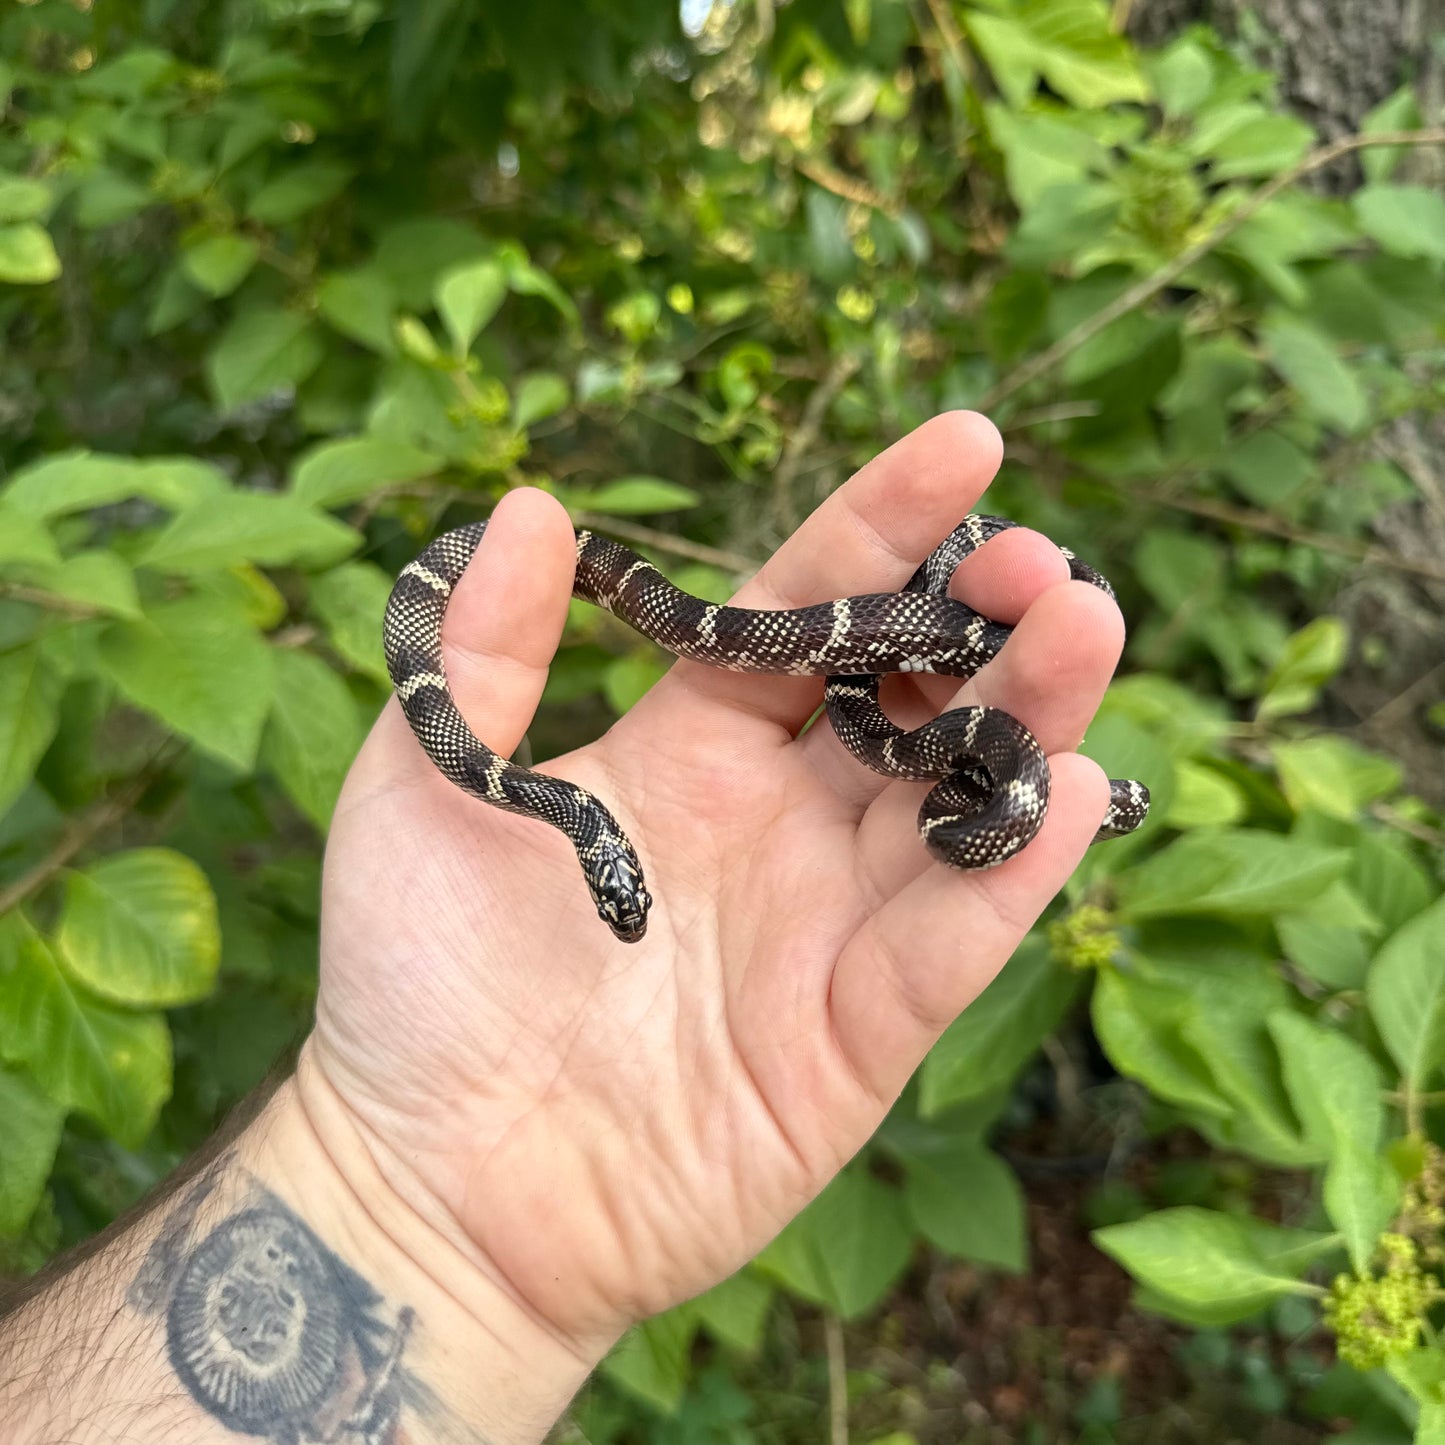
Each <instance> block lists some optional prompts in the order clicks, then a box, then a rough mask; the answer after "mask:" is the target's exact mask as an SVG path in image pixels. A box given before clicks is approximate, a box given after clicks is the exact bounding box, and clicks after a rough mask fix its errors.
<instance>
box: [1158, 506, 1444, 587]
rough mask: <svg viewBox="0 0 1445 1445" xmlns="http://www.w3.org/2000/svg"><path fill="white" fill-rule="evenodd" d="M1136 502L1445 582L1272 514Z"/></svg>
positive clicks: (1394, 557)
mask: <svg viewBox="0 0 1445 1445" xmlns="http://www.w3.org/2000/svg"><path fill="white" fill-rule="evenodd" d="M1135 500H1136V501H1140V502H1144V503H1146V504H1148V505H1151V506H1156V507H1169V508H1172V509H1173V510H1174V511H1178V512H1192V513H1193V514H1194V515H1195V516H1197V517H1209V518H1210V519H1211V520H1213V521H1216V522H1228V523H1230V524H1231V525H1233V526H1236V527H1244V528H1246V529H1248V530H1249V531H1251V532H1265V533H1268V534H1269V535H1270V536H1272V537H1283V538H1285V539H1286V540H1287V541H1290V542H1300V543H1303V544H1304V545H1305V546H1308V547H1317V548H1319V550H1320V551H1321V552H1333V553H1335V554H1336V556H1340V557H1348V558H1349V559H1350V560H1351V561H1352V562H1370V563H1373V564H1375V565H1376V566H1379V567H1388V568H1390V569H1391V570H1392V571H1395V572H1408V573H1410V574H1412V575H1413V576H1416V577H1428V578H1429V579H1430V580H1431V581H1432V582H1445V568H1442V567H1432V566H1431V565H1430V564H1429V563H1428V562H1416V561H1413V560H1412V559H1411V558H1409V557H1401V556H1400V555H1399V554H1398V553H1397V552H1391V551H1388V550H1387V549H1386V548H1384V547H1374V546H1371V545H1370V544H1369V543H1367V542H1353V541H1351V540H1350V539H1349V538H1348V537H1333V536H1331V535H1330V534H1329V533H1328V532H1315V531H1311V530H1310V529H1309V528H1308V527H1297V526H1295V525H1294V523H1293V522H1286V521H1284V520H1283V519H1282V518H1280V517H1275V516H1272V515H1271V514H1270V513H1268V512H1256V511H1252V510H1250V509H1249V508H1248V507H1232V506H1230V505H1229V503H1228V502H1210V501H1206V500H1204V499H1203V498H1200V497H1165V496H1159V495H1150V494H1147V493H1139V494H1137V495H1136V497H1135Z"/></svg>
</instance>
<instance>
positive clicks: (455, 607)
mask: <svg viewBox="0 0 1445 1445" xmlns="http://www.w3.org/2000/svg"><path fill="white" fill-rule="evenodd" d="M576 556H577V549H576V542H575V533H574V532H573V529H572V523H571V521H570V519H569V518H568V516H567V513H566V511H565V510H564V509H563V507H562V504H561V503H560V502H558V501H557V499H556V498H555V497H550V496H548V495H547V493H545V492H540V491H538V490H536V488H534V487H523V488H519V489H518V490H516V491H514V492H508V493H507V495H506V496H505V497H503V498H502V500H501V501H500V502H498V503H497V505H496V507H495V508H494V509H493V512H492V516H491V520H490V521H489V522H488V523H487V531H486V535H485V536H484V537H483V538H482V542H481V546H479V547H478V548H477V553H476V556H474V557H473V558H472V560H471V561H470V562H469V563H468V564H467V570H466V572H465V573H464V574H463V575H462V580H461V581H460V582H458V583H457V585H456V588H455V590H454V591H453V592H452V595H451V598H450V600H449V601H448V603H447V611H446V618H445V620H444V621H443V623H442V656H443V659H444V661H445V663H446V671H447V681H448V684H449V685H450V687H451V693H452V696H453V697H454V698H455V699H456V703H457V706H458V707H459V708H460V709H461V712H462V716H463V717H465V718H466V720H467V722H468V723H469V724H470V725H471V729H472V731H473V732H474V733H476V735H477V736H478V737H479V738H480V739H481V740H482V741H483V742H484V743H486V745H487V746H488V747H489V748H491V749H492V750H493V751H494V752H498V753H501V754H502V755H503V756H504V757H507V756H510V755H511V754H512V753H513V752H514V751H515V750H516V748H517V745H518V744H519V743H520V742H521V741H522V737H523V735H524V734H525V733H526V731H527V728H528V726H529V725H530V724H531V721H532V716H533V714H534V713H535V712H536V711H537V704H538V702H539V701H540V700H541V697H542V689H543V687H544V686H545V685H546V682H547V669H548V667H549V666H550V665H551V662H552V659H553V657H554V656H556V653H557V644H558V643H559V642H560V641H561V638H562V627H563V625H564V624H565V622H566V621H567V604H568V602H569V601H570V599H571V596H572V574H573V570H574V568H575V565H576Z"/></svg>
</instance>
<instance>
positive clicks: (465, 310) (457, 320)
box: [435, 260, 507, 356]
mask: <svg viewBox="0 0 1445 1445" xmlns="http://www.w3.org/2000/svg"><path fill="white" fill-rule="evenodd" d="M435 295H436V307H437V312H438V314H439V315H440V316H441V319H442V322H443V324H444V325H445V326H446V328H447V332H448V334H449V335H450V336H451V338H452V346H453V347H454V348H455V350H456V353H457V355H459V356H464V355H465V354H466V353H467V352H468V351H469V350H470V349H471V345H472V342H474V341H475V340H476V339H477V337H478V336H479V335H481V332H482V328H483V327H484V326H486V324H487V322H489V321H490V320H491V319H492V317H493V316H495V315H496V314H497V311H498V308H499V307H500V306H501V304H502V302H503V301H504V300H505V299H506V295H507V275H506V272H505V271H504V270H503V268H502V265H501V263H500V262H498V261H494V260H485V261H467V262H465V263H463V264H462V265H460V266H454V267H452V269H451V270H449V271H445V272H443V273H442V275H441V276H440V277H439V278H438V280H437V284H436V293H435Z"/></svg>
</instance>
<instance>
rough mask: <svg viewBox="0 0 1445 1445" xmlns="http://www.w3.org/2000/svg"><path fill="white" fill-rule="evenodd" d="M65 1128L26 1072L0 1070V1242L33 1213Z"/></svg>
mask: <svg viewBox="0 0 1445 1445" xmlns="http://www.w3.org/2000/svg"><path fill="white" fill-rule="evenodd" d="M3 969H4V965H3V963H0V976H3ZM3 988H4V983H3V981H0V989H3ZM64 1123H65V1109H64V1107H63V1106H62V1105H60V1104H57V1103H56V1102H55V1101H54V1100H53V1099H50V1098H48V1097H47V1096H46V1095H45V1093H44V1092H43V1091H42V1090H41V1088H40V1086H39V1085H38V1084H37V1083H36V1082H35V1079H34V1077H33V1076H32V1075H31V1074H30V1073H28V1072H27V1071H25V1070H23V1069H9V1068H3V1067H0V1239H3V1238H5V1237H6V1236H13V1235H17V1234H19V1233H20V1231H21V1230H23V1229H24V1228H25V1225H26V1224H27V1222H28V1221H29V1219H30V1216H31V1215H32V1214H34V1213H35V1206H36V1205H37V1204H39V1203H40V1197H41V1195H42V1194H44V1192H45V1181H46V1180H47V1179H49V1177H50V1167H51V1165H52V1164H53V1163H54V1161H55V1151H56V1149H57V1148H58V1147H59V1145H60V1131H61V1127H62V1125H63V1124H64Z"/></svg>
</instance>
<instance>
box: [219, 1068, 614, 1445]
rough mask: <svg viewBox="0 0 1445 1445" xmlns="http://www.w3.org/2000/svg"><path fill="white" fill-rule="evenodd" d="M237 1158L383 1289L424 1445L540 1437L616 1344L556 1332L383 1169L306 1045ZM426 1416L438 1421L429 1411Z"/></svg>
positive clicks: (411, 1425) (499, 1443)
mask: <svg viewBox="0 0 1445 1445" xmlns="http://www.w3.org/2000/svg"><path fill="white" fill-rule="evenodd" d="M234 1153H235V1158H236V1161H237V1163H238V1165H239V1166H240V1168H241V1169H243V1170H245V1171H246V1172H247V1173H248V1174H249V1175H250V1176H251V1177H252V1178H253V1179H254V1180H255V1181H256V1183H257V1184H258V1185H260V1186H261V1187H263V1188H264V1189H265V1190H269V1191H271V1192H272V1193H273V1194H274V1195H275V1196H276V1197H277V1198H278V1199H279V1200H280V1202H281V1204H282V1205H283V1206H284V1207H285V1208H287V1209H289V1210H290V1211H292V1212H294V1213H295V1214H296V1215H297V1216H299V1217H300V1218H301V1219H302V1220H304V1222H305V1224H306V1226H308V1228H309V1229H310V1230H311V1231H312V1232H313V1233H314V1234H315V1235H316V1236H317V1237H318V1238H319V1240H320V1241H321V1242H322V1243H323V1244H324V1245H325V1247H326V1248H327V1250H328V1251H330V1252H331V1253H332V1254H333V1255H335V1256H336V1258H337V1259H339V1260H340V1262H341V1264H342V1265H343V1266H344V1267H345V1268H346V1269H348V1270H350V1271H354V1272H355V1274H356V1275H358V1276H360V1278H361V1279H362V1280H363V1281H364V1282H365V1284H366V1286H368V1287H369V1289H370V1290H371V1291H374V1292H375V1293H376V1294H378V1295H379V1296H380V1298H381V1304H380V1305H379V1306H377V1307H376V1311H375V1313H377V1314H379V1315H381V1316H383V1317H384V1323H385V1324H386V1326H387V1327H388V1328H389V1329H390V1331H391V1333H392V1336H393V1343H394V1345H396V1346H399V1348H398V1364H399V1366H400V1367H401V1369H402V1370H403V1371H404V1374H405V1378H406V1379H407V1380H408V1381H410V1382H411V1383H412V1386H413V1390H412V1393H413V1395H414V1396H415V1398H416V1399H417V1400H418V1401H425V1402H426V1403H425V1404H424V1405H419V1406H418V1407H417V1408H416V1415H417V1418H411V1419H408V1421H407V1428H408V1430H409V1432H410V1433H409V1434H408V1435H407V1436H406V1437H405V1438H408V1439H411V1440H414V1441H416V1442H418V1445H421V1442H424V1441H428V1440H431V1439H433V1438H435V1439H437V1440H446V1441H448V1442H450V1441H452V1440H453V1439H456V1440H466V1441H468V1442H471V1441H473V1440H474V1439H475V1441H477V1442H478V1445H480V1442H481V1441H485V1442H486V1445H510V1442H518V1445H521V1442H527V1441H539V1440H541V1439H542V1438H543V1436H544V1435H545V1434H546V1433H547V1431H548V1429H549V1428H550V1427H551V1425H552V1424H553V1423H554V1422H555V1420H556V1419H557V1418H558V1417H559V1416H560V1415H561V1413H562V1412H563V1410H564V1409H565V1408H566V1405H567V1403H568V1401H569V1400H570V1399H571V1398H572V1396H573V1395H574V1394H575V1393H576V1391H577V1389H578V1388H579V1387H580V1386H581V1385H582V1383H583V1382H584V1381H585V1380H586V1378H587V1376H588V1375H589V1374H590V1373H591V1371H592V1369H593V1368H594V1367H595V1366H596V1364H597V1363H598V1361H599V1360H600V1359H601V1358H602V1356H603V1355H604V1354H605V1353H606V1351H607V1350H608V1349H609V1348H610V1347H611V1345H612V1344H613V1343H615V1336H609V1337H607V1338H597V1339H593V1340H587V1341H581V1340H577V1339H574V1338H571V1337H568V1336H564V1335H562V1334H561V1333H559V1332H558V1331H556V1330H555V1329H554V1328H553V1327H551V1326H550V1324H549V1323H548V1322H547V1321H545V1320H543V1319H541V1318H539V1317H538V1316H537V1315H536V1314H535V1313H534V1312H533V1311H531V1310H530V1309H529V1308H528V1307H527V1305H526V1304H525V1302H523V1301H522V1300H520V1299H519V1298H518V1297H517V1296H516V1294H515V1292H514V1291H512V1290H511V1289H510V1287H509V1286H508V1284H507V1281H506V1279H505V1277H504V1276H503V1275H502V1274H501V1272H500V1271H498V1270H497V1269H495V1268H494V1267H493V1266H492V1264H491V1262H490V1261H489V1260H487V1259H486V1258H485V1257H484V1256H483V1255H481V1253H480V1252H479V1251H477V1250H476V1249H475V1247H474V1246H473V1245H472V1244H471V1243H470V1241H468V1240H467V1239H466V1238H465V1236H464V1235H463V1234H462V1233H461V1231H460V1230H459V1229H457V1228H456V1227H455V1226H454V1225H453V1224H452V1222H451V1221H450V1219H449V1217H448V1216H446V1215H445V1213H444V1212H442V1211H441V1210H439V1209H437V1208H435V1207H434V1206H433V1204H432V1202H431V1201H430V1200H429V1199H427V1198H426V1197H425V1196H424V1195H423V1194H422V1193H420V1192H419V1191H416V1190H412V1189H409V1188H408V1187H407V1181H406V1180H405V1179H404V1178H398V1176H397V1174H396V1173H395V1171H394V1170H387V1171H383V1169H382V1168H381V1167H380V1165H379V1164H378V1162H377V1158H378V1156H377V1153H376V1151H375V1150H374V1149H373V1148H372V1147H371V1146H370V1143H369V1141H368V1140H367V1138H366V1137H365V1135H364V1133H363V1132H362V1131H361V1129H360V1128H359V1127H358V1126H357V1124H356V1122H355V1121H354V1119H353V1118H352V1116H351V1115H350V1113H349V1111H348V1110H347V1109H346V1107H345V1105H344V1103H343V1102H342V1101H341V1099H340V1098H339V1097H338V1096H337V1094H336V1093H335V1091H334V1090H333V1089H332V1088H331V1087H330V1085H329V1083H328V1081H327V1080H326V1078H325V1075H324V1073H323V1072H322V1070H321V1069H319V1068H318V1067H317V1066H316V1064H315V1062H314V1060H313V1059H312V1057H311V1055H310V1052H309V1050H307V1051H303V1054H302V1057H301V1060H300V1063H299V1065H298V1068H297V1072H296V1075H295V1077H294V1078H292V1079H291V1080H288V1081H287V1083H286V1084H284V1085H283V1086H282V1087H281V1089H279V1090H278V1091H277V1093H276V1096H275V1097H274V1098H273V1099H272V1100H271V1102H270V1104H269V1105H268V1106H267V1108H266V1111H265V1112H264V1113H263V1115H262V1116H261V1117H260V1118H259V1119H258V1120H257V1121H256V1123H255V1124H254V1125H253V1126H252V1127H251V1128H250V1129H249V1130H247V1132H246V1134H244V1135H243V1136H242V1137H241V1139H240V1140H239V1141H238V1144H237V1147H236V1149H235V1151H234ZM405 1408H406V1407H405V1403H404V1402H403V1409H405ZM429 1413H430V1414H432V1415H435V1416H436V1417H437V1420H436V1421H435V1422H433V1423H432V1424H431V1425H430V1426H429V1425H428V1421H427V1419H425V1418H421V1417H423V1416H427V1415H428V1414H429ZM443 1418H445V1419H449V1420H450V1421H451V1429H450V1431H449V1430H448V1429H446V1428H443V1426H442V1424H441V1423H440V1422H441V1420H442V1419H443ZM459 1429H460V1431H461V1433H457V1432H458V1430H459ZM468 1431H470V1432H474V1433H468Z"/></svg>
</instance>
